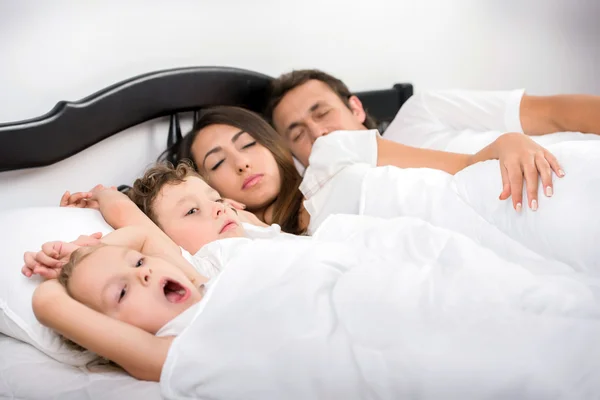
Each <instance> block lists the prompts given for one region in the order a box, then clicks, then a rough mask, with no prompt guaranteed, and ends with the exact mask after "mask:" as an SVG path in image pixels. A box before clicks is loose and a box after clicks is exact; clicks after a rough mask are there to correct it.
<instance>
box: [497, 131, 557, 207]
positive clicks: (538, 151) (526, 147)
mask: <svg viewBox="0 0 600 400" xmlns="http://www.w3.org/2000/svg"><path fill="white" fill-rule="evenodd" d="M492 146H493V147H494V150H495V152H496V154H497V158H498V159H499V160H500V172H501V174H502V186H503V190H502V193H501V194H500V200H506V199H508V198H509V197H511V196H512V199H513V207H514V208H515V210H517V211H521V207H522V202H523V178H525V182H526V187H527V201H528V203H529V207H530V208H531V209H532V210H533V211H535V210H537V207H538V198H537V193H538V176H540V177H541V179H542V185H543V188H544V193H545V195H546V196H547V197H550V196H552V194H553V193H554V187H553V185H552V172H553V171H554V173H555V174H556V175H557V176H558V177H560V178H562V177H563V176H564V175H565V173H564V171H563V170H562V168H561V166H560V164H559V163H558V160H557V159H556V157H554V156H553V155H552V154H551V153H550V152H549V151H548V150H546V149H544V148H543V147H542V146H540V145H539V144H537V143H535V142H534V141H533V140H531V139H530V138H529V137H527V136H526V135H523V134H520V133H506V134H504V135H502V136H500V137H499V138H498V139H496V141H495V142H494V143H493V145H492Z"/></svg>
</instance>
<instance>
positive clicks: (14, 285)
mask: <svg viewBox="0 0 600 400" xmlns="http://www.w3.org/2000/svg"><path fill="white" fill-rule="evenodd" d="M0 229H1V232H2V233H1V235H0V237H1V238H2V239H1V240H0V254H2V261H0V332H1V333H4V334H5V335H7V336H11V337H13V338H15V339H18V340H21V341H23V342H26V343H29V344H31V345H33V346H35V347H36V348H38V349H39V350H41V351H42V352H44V353H45V354H47V355H48V356H50V357H52V358H54V359H55V360H57V361H60V362H63V363H66V364H70V365H75V366H82V365H85V364H87V363H88V362H90V361H92V360H93V359H94V358H97V356H95V355H94V354H92V353H91V352H80V351H77V350H74V349H71V348H69V347H68V346H66V345H65V344H64V342H63V341H62V340H61V338H60V337H59V335H57V334H56V333H55V332H54V331H52V330H50V329H48V328H46V327H44V326H43V325H41V324H40V323H39V322H38V320H37V319H36V318H35V315H34V314H33V309H32V307H31V298H32V295H33V291H34V290H35V288H36V287H37V285H38V284H39V283H40V282H41V281H42V280H41V279H40V278H39V277H36V278H26V277H25V276H23V275H22V274H21V267H22V266H23V253H24V252H25V251H37V250H39V249H40V248H41V246H42V244H44V243H45V242H49V241H53V240H62V241H73V240H75V239H77V237H78V236H79V235H82V234H85V235H89V234H92V233H94V232H102V233H103V234H107V233H109V232H111V231H112V228H111V227H110V226H109V225H107V224H106V222H105V221H104V219H103V218H102V215H101V214H100V213H99V212H98V211H96V210H89V209H80V208H64V207H35V208H33V207H32V208H17V209H10V210H2V211H0Z"/></svg>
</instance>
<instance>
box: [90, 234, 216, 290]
mask: <svg viewBox="0 0 600 400" xmlns="http://www.w3.org/2000/svg"><path fill="white" fill-rule="evenodd" d="M153 225H154V224H153ZM101 241H102V242H103V243H105V244H109V245H116V246H123V247H127V248H130V249H133V250H136V251H139V252H140V253H142V254H147V255H150V256H152V255H154V256H158V257H161V258H165V259H167V260H168V261H170V262H171V263H173V264H174V265H175V266H177V267H178V268H179V269H181V270H182V271H183V272H184V273H185V274H186V275H187V277H188V278H189V279H190V280H191V281H192V282H193V283H198V284H199V283H200V282H203V281H205V280H206V278H205V277H203V276H202V275H200V274H199V273H198V271H196V270H195V269H194V267H192V265H191V264H190V263H188V262H187V261H186V260H185V259H184V258H183V256H182V255H181V249H180V248H179V246H177V245H176V244H175V243H174V242H173V241H172V240H171V238H169V237H168V236H167V235H166V234H165V233H164V232H163V231H161V230H160V229H159V228H158V227H156V225H154V227H149V226H146V225H144V226H128V227H125V228H121V229H117V230H115V231H113V232H111V233H109V234H108V235H106V236H104V237H103V238H102V239H101Z"/></svg>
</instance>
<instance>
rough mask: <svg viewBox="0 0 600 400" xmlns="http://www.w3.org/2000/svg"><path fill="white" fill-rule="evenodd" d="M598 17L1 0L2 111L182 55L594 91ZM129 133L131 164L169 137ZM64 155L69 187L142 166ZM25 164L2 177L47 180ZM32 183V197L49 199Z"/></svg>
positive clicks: (174, 63) (264, 65)
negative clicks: (113, 166) (108, 166)
mask: <svg viewBox="0 0 600 400" xmlns="http://www.w3.org/2000/svg"><path fill="white" fill-rule="evenodd" d="M599 16H600V2H597V1H595V0H569V1H567V0H528V1H522V0H520V1H519V0H487V1H481V0H454V1H448V0H420V1H415V0H411V1H409V0H394V1H391V0H369V1H361V2H358V1H348V0H329V1H326V2H318V1H317V0H302V1H299V0H298V1H294V2H291V1H280V0H256V1H247V0H229V1H211V2H209V1H198V0H179V1H170V2H166V1H162V0H143V1H142V0H127V1H122V0H105V1H102V2H100V1H95V2H83V1H78V0H54V1H52V2H48V1H45V0H20V1H18V2H17V1H9V0H0V58H1V60H2V61H1V62H0V105H1V107H0V121H2V122H4V121H14V120H20V119H24V118H30V117H34V116H38V115H40V114H43V113H45V112H47V111H48V110H50V109H51V108H52V106H53V105H54V104H55V103H56V102H57V101H59V100H77V99H80V98H82V97H84V96H86V95H88V94H90V93H92V92H95V91H96V90H99V89H101V88H103V87H105V86H107V85H110V84H112V83H114V82H116V81H119V80H122V79H126V78H129V77H131V76H134V75H136V74H140V73H143V72H147V71H151V70H157V69H162V68H171V67H179V66H189V65H228V66H237V67H242V68H248V69H252V70H257V71H260V72H263V73H266V74H270V75H277V74H279V73H281V72H284V71H287V70H290V69H292V68H302V67H305V68H306V67H319V68H322V69H324V70H326V71H328V72H331V73H333V74H335V75H337V76H339V77H340V78H342V79H343V80H345V81H346V82H347V83H348V85H349V86H350V87H351V89H353V90H363V89H375V88H385V87H389V86H390V85H391V84H392V83H394V82H401V81H408V82H412V83H414V84H415V87H416V90H417V91H419V90H427V89H441V88H444V89H447V88H471V89H509V88H515V87H526V88H528V90H529V91H530V92H531V93H537V94H548V93H556V92H588V93H597V94H600V74H598V73H597V72H596V71H595V67H596V66H597V65H600V46H599V39H598V38H600V24H597V22H596V21H597V20H598V17H599ZM147 130H148V129H146V128H144V132H145V131H147ZM131 131H132V132H131V133H128V135H129V136H128V139H127V140H129V143H137V144H136V145H135V146H137V147H136V148H139V146H142V147H143V148H145V149H147V152H148V153H147V159H145V160H136V162H138V163H139V162H142V161H147V162H151V161H152V159H153V157H154V156H155V155H156V153H157V152H158V151H159V150H160V147H162V143H164V142H163V141H162V136H161V134H162V133H161V132H162V131H160V132H158V131H157V132H156V133H155V134H154V136H152V135H151V136H150V137H148V136H145V135H144V132H141V131H140V129H133V130H131ZM136 132H137V133H136ZM136 135H137V136H136ZM131 137H136V138H137V139H135V140H138V141H139V143H138V142H133V140H134V139H131ZM112 140H113V141H114V143H115V144H114V145H113V144H111V143H112V142H109V144H105V143H103V144H100V145H98V148H99V149H100V150H93V151H92V150H91V151H90V152H91V153H90V154H92V153H93V154H94V155H95V156H96V157H98V160H102V159H103V158H102V157H103V156H102V155H97V154H100V153H98V152H100V151H111V152H112V153H106V154H112V158H111V159H112V160H115V162H116V163H119V162H121V161H120V160H121V159H123V158H125V159H126V158H127V157H128V156H129V155H130V153H128V152H125V151H121V152H119V151H118V150H116V149H120V148H121V146H120V145H119V140H125V139H124V138H121V139H112ZM102 149H105V150H102ZM115 151H116V153H115ZM81 157H83V156H81ZM86 157H87V156H86ZM86 160H90V159H89V157H87V158H86ZM72 165H74V164H72V162H67V163H63V164H62V166H61V165H58V166H54V167H53V169H52V170H51V171H52V172H48V170H47V169H46V170H44V172H43V173H44V174H47V176H48V177H50V176H57V174H59V175H61V176H62V177H63V178H65V179H64V180H65V181H68V182H71V183H72V184H71V189H72V190H75V189H78V188H81V189H84V188H85V186H86V184H87V183H89V182H95V181H94V179H95V180H98V179H100V178H103V177H104V178H105V179H104V182H105V183H107V184H108V183H122V179H129V178H130V177H133V176H135V175H134V174H136V173H137V171H130V169H131V168H129V167H128V168H126V169H127V171H128V172H127V173H121V175H119V171H115V172H114V173H113V174H112V175H109V176H108V179H106V177H107V174H106V173H103V172H102V171H100V170H99V169H98V167H96V164H95V163H92V162H91V161H88V165H90V166H92V165H93V167H89V172H88V175H89V176H87V177H86V178H84V177H82V176H81V174H80V173H79V174H77V175H74V174H76V173H75V172H72V171H71V168H72ZM123 165H125V166H127V164H122V166H123ZM132 165H133V164H132ZM137 165H139V164H137ZM56 171H58V172H56ZM60 171H65V172H60ZM23 174H24V173H21V172H19V173H13V174H10V175H6V174H4V175H0V178H1V179H2V182H1V183H2V184H8V183H10V182H11V181H15V182H16V180H17V179H18V182H19V184H20V185H21V186H28V187H29V186H31V185H32V182H36V184H37V185H38V187H40V185H42V186H41V187H43V188H46V189H48V190H50V188H49V186H44V185H49V183H39V181H38V180H36V179H37V178H35V176H37V175H36V173H34V172H31V171H29V172H27V173H26V174H27V176H32V177H31V178H30V179H31V180H30V181H27V180H24V179H22V176H23ZM28 179H29V178H28ZM45 179H46V178H45ZM46 180H48V179H46ZM111 180H112V181H116V180H121V182H107V181H111ZM50 181H52V179H50ZM63 187H64V185H63ZM0 189H2V188H1V187H0ZM31 190H33V189H31ZM53 190H54V189H53ZM50 191H51V192H52V196H54V195H55V194H56V193H55V192H56V190H54V191H52V190H50ZM0 192H1V190H0ZM36 193H37V196H38V199H35V200H33V199H32V200H29V201H30V202H34V203H36V204H37V203H44V202H47V201H46V200H45V198H39V196H40V194H39V190H38V191H37V192H36ZM28 194H31V195H34V192H30V193H28ZM0 196H2V198H3V200H0V206H2V204H3V203H4V204H6V203H11V202H14V200H11V199H8V198H7V197H6V196H7V195H6V192H4V193H3V194H2V195H0ZM54 203H55V201H53V204H54Z"/></svg>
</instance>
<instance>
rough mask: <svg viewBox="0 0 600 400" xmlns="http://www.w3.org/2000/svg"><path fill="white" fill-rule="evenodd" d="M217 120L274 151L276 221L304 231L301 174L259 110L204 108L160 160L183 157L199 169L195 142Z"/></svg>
mask: <svg viewBox="0 0 600 400" xmlns="http://www.w3.org/2000/svg"><path fill="white" fill-rule="evenodd" d="M217 124H218V125H229V126H234V127H236V128H238V129H240V130H243V131H244V132H246V133H248V134H249V135H250V136H252V137H253V138H254V139H255V140H256V141H257V142H258V143H260V144H261V145H263V146H264V147H265V148H267V150H269V151H270V152H271V154H273V157H274V158H275V161H276V162H277V166H278V167H279V174H280V175H281V190H280V192H279V194H278V195H277V198H276V199H275V202H274V204H273V223H276V224H279V226H281V229H282V230H283V231H284V232H288V233H293V234H296V235H298V234H302V233H304V230H305V229H302V227H301V226H300V224H299V215H300V208H301V207H302V200H303V195H302V193H301V192H300V189H299V187H300V183H301V182H302V177H301V176H300V174H299V173H298V171H297V170H296V167H295V166H294V161H293V158H292V153H291V152H290V151H289V150H288V149H287V147H286V146H285V144H284V142H283V140H282V139H281V137H280V136H279V134H278V133H277V132H276V131H275V129H273V128H272V127H271V125H269V124H268V123H267V122H266V121H265V120H264V119H262V118H261V117H260V116H259V115H258V114H256V113H254V112H252V111H249V110H246V109H243V108H240V107H229V106H218V107H212V108H208V109H206V110H203V111H202V113H201V115H200V118H199V119H198V121H197V122H196V124H195V125H194V128H193V129H192V131H191V132H190V133H189V134H187V135H185V136H184V137H183V139H182V140H181V141H179V143H175V145H173V146H171V147H170V148H168V149H167V150H165V152H164V153H162V154H161V156H160V157H159V160H164V159H166V160H168V161H170V162H172V163H173V164H175V165H177V163H179V162H181V161H183V160H188V162H191V163H192V165H193V166H194V168H195V169H196V170H198V166H197V165H196V164H195V163H194V157H193V155H192V144H193V143H194V140H195V139H196V136H197V135H198V133H199V132H200V131H201V130H202V129H204V128H206V127H208V126H211V125H217ZM234 200H235V199H234Z"/></svg>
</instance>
